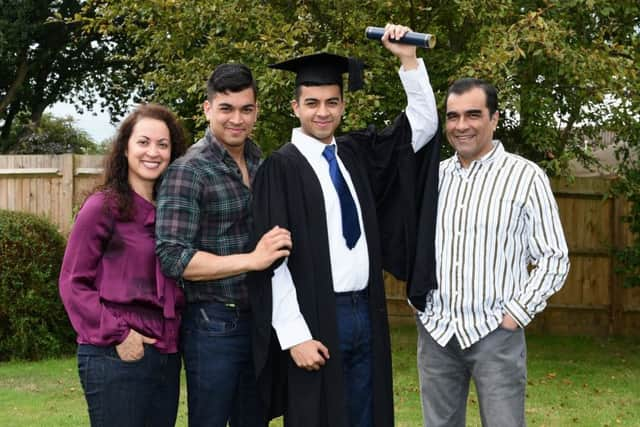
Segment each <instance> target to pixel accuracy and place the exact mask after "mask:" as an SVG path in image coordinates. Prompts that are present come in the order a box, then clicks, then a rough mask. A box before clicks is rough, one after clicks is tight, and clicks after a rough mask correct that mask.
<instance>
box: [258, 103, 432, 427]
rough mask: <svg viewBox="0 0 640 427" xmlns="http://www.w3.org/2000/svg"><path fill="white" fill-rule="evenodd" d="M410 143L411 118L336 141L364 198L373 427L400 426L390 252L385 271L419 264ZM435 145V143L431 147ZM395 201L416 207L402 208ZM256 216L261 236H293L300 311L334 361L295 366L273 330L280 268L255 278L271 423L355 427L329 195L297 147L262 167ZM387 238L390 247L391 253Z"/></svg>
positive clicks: (262, 380) (261, 379)
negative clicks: (342, 347) (274, 280)
mask: <svg viewBox="0 0 640 427" xmlns="http://www.w3.org/2000/svg"><path fill="white" fill-rule="evenodd" d="M410 141H411V128H410V126H409V123H408V120H407V118H406V116H405V115H404V114H401V115H400V116H399V117H398V118H397V119H396V121H395V123H394V124H393V125H392V126H390V127H389V128H386V129H385V130H384V131H383V132H381V133H379V134H378V133H376V131H375V129H374V128H373V127H370V128H368V129H367V130H364V131H360V132H352V133H349V134H347V135H344V136H342V137H339V138H337V144H338V155H339V157H340V159H341V160H342V162H343V164H344V165H345V167H346V168H347V170H348V171H349V174H350V175H351V178H352V181H353V184H354V187H355V190H356V194H357V197H358V200H359V202H360V206H361V210H362V217H363V223H364V230H365V233H364V235H365V236H366V238H367V246H368V249H369V266H370V269H369V283H368V289H369V306H370V317H371V327H372V337H373V342H372V348H373V366H374V371H373V419H374V423H375V426H384V427H388V426H393V391H392V375H391V354H390V342H389V328H388V321H387V310H386V300H385V293H384V283H383V279H382V269H383V254H391V255H392V256H388V259H387V260H386V262H385V263H384V266H385V267H387V268H390V269H391V270H390V271H393V270H395V274H399V275H400V276H401V275H402V274H405V275H408V272H409V270H410V269H411V266H412V262H408V261H407V260H408V259H411V260H413V257H412V256H411V255H412V253H413V251H414V250H415V245H416V243H415V231H416V230H415V224H416V217H415V214H416V211H417V208H416V206H417V204H416V200H415V194H416V192H417V191H418V190H417V187H416V185H415V178H416V174H417V173H418V169H417V167H416V163H415V155H414V153H413V150H412V147H411V144H410ZM438 141H439V138H435V141H431V142H430V144H431V143H434V144H436V143H437V142H438ZM431 148H432V149H433V148H434V147H431ZM435 148H436V150H435V152H436V153H437V147H435ZM436 173H437V170H436ZM402 185H407V186H408V187H406V188H403V187H402ZM400 189H402V190H403V191H399V190H400ZM398 202H406V203H409V205H408V206H405V207H404V208H402V207H400V209H398V207H396V206H397V205H396V204H395V203H398ZM407 208H408V209H407ZM253 213H254V221H255V236H256V237H254V239H256V240H257V238H258V237H259V236H261V235H262V234H264V233H265V232H266V231H268V230H269V229H271V228H272V227H273V226H274V225H279V226H281V227H285V228H287V229H289V230H290V231H291V234H292V239H293V249H292V251H291V254H290V256H289V258H288V267H289V270H290V271H291V274H292V277H293V281H294V284H295V286H296V292H297V296H298V303H299V306H300V310H301V312H302V314H303V316H304V318H305V320H306V322H307V325H308V326H309V329H310V331H311V334H312V336H313V337H314V339H316V340H319V341H321V342H322V343H323V344H324V345H325V346H326V347H327V348H328V349H329V353H330V355H331V358H330V359H329V360H328V361H327V363H326V364H325V366H324V367H322V368H321V369H320V370H319V371H314V372H308V371H306V370H303V369H300V368H298V367H296V366H295V363H294V362H293V360H292V359H291V357H290V355H289V352H288V351H282V350H280V344H279V342H278V339H277V337H276V335H275V332H274V331H273V330H272V328H271V310H272V300H271V299H272V298H271V276H272V272H273V268H275V265H274V266H272V268H271V269H267V270H265V271H262V272H255V273H252V274H251V275H250V276H249V292H250V299H251V304H252V310H253V318H254V322H255V327H254V330H253V332H254V333H253V351H254V361H255V367H256V375H257V378H258V387H259V390H260V395H261V398H262V400H263V403H264V404H265V410H266V412H267V413H266V414H265V417H266V418H267V419H272V418H275V417H277V416H279V415H282V414H283V413H285V412H286V422H287V425H289V426H295V427H297V426H301V427H315V426H317V427H321V426H331V427H341V426H344V427H348V421H347V409H346V403H345V395H344V390H343V378H342V361H341V354H340V351H339V345H338V333H337V322H336V304H335V297H334V293H333V283H332V278H331V265H330V256H329V248H328V238H327V229H326V219H325V211H324V203H323V195H322V190H321V188H320V183H319V182H318V179H317V177H316V175H315V173H314V172H313V169H312V168H311V166H310V165H309V164H308V162H307V161H306V159H305V158H304V156H303V155H302V154H301V153H300V152H299V151H298V149H297V148H295V146H293V145H292V144H286V145H285V146H283V147H282V148H280V149H279V150H278V151H276V152H274V153H273V154H272V155H271V157H269V158H268V159H267V160H265V162H264V163H263V164H262V166H261V167H260V169H259V170H258V172H257V174H256V177H255V180H254V183H253ZM380 214H381V215H382V216H381V218H384V219H385V221H387V218H393V223H394V224H395V226H394V225H392V224H385V226H384V227H382V230H381V228H380V226H379V222H378V215H380ZM394 215H399V216H397V217H395V218H394V217H393V216H394ZM410 232H413V235H412V236H409V235H408V233H410ZM381 235H382V238H383V239H385V240H384V242H385V246H389V247H386V248H385V249H384V250H383V249H382V248H381V245H380V239H381ZM386 239H390V240H386ZM396 245H399V246H396ZM412 245H413V246H412ZM394 246H395V247H394Z"/></svg>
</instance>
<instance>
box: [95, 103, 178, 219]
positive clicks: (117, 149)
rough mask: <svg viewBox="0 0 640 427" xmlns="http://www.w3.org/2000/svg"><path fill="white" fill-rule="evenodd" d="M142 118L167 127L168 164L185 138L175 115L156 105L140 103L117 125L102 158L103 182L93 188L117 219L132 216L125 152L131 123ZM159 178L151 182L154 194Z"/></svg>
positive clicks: (173, 158)
mask: <svg viewBox="0 0 640 427" xmlns="http://www.w3.org/2000/svg"><path fill="white" fill-rule="evenodd" d="M144 118H150V119H155V120H161V121H163V122H164V123H165V124H166V125H167V128H169V135H170V138H171V158H170V159H169V163H170V164H171V162H173V161H174V160H175V159H177V158H178V157H180V156H181V155H182V154H184V152H185V148H186V147H185V137H184V131H183V129H182V126H181V125H180V123H179V122H178V119H177V118H176V116H175V115H174V114H173V113H172V112H171V111H170V110H169V109H168V108H167V107H164V106H162V105H159V104H140V105H139V106H138V107H137V108H136V109H135V110H134V111H133V112H132V113H131V114H129V115H128V116H127V117H126V118H125V119H124V120H123V121H122V123H121V124H120V127H119V128H118V132H117V134H116V136H115V139H114V140H113V143H112V146H111V151H110V153H109V155H108V156H107V157H106V159H105V164H104V182H103V183H102V184H101V185H99V186H98V187H96V189H95V191H101V192H103V193H104V194H105V196H106V199H107V200H108V201H109V203H108V205H110V206H113V207H115V209H116V210H117V212H118V216H119V219H120V220H122V221H129V220H131V218H133V214H134V212H133V194H132V192H133V190H132V189H131V185H129V163H128V160H127V157H126V155H125V152H126V150H127V146H128V144H129V138H130V137H131V133H132V132H133V128H134V126H135V125H136V124H137V123H138V122H139V121H140V120H141V119H144ZM159 182H160V179H158V180H157V181H156V183H155V188H154V197H155V193H156V189H157V187H158V184H159Z"/></svg>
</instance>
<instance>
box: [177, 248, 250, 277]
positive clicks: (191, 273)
mask: <svg viewBox="0 0 640 427" xmlns="http://www.w3.org/2000/svg"><path fill="white" fill-rule="evenodd" d="M251 270H254V268H253V259H252V255H251V253H246V254H234V255H224V256H222V255H215V254H212V253H210V252H205V251H198V252H196V253H195V255H194V256H193V258H191V261H190V262H189V264H187V267H186V268H185V269H184V272H183V273H182V277H183V278H184V279H186V280H191V281H196V282H197V281H202V280H217V279H224V278H226V277H231V276H236V275H238V274H242V273H246V272H247V271H251Z"/></svg>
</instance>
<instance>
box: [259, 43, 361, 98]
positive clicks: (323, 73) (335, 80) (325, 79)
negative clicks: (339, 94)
mask: <svg viewBox="0 0 640 427" xmlns="http://www.w3.org/2000/svg"><path fill="white" fill-rule="evenodd" d="M269 68H275V69H277V70H285V71H292V72H294V73H296V74H297V76H296V87H297V86H301V85H333V84H337V85H340V86H342V74H343V73H349V90H350V91H355V90H358V89H362V86H363V81H362V80H363V79H362V74H363V71H364V68H365V64H364V63H363V62H362V61H360V60H359V59H357V58H353V57H351V58H346V57H344V56H340V55H334V54H333V53H326V52H321V53H314V54H312V55H306V56H299V57H297V58H293V59H289V60H288V61H284V62H279V63H277V64H271V65H269Z"/></svg>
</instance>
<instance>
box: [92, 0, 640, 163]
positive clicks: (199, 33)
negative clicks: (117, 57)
mask: <svg viewBox="0 0 640 427" xmlns="http://www.w3.org/2000/svg"><path fill="white" fill-rule="evenodd" d="M88 7H90V8H92V10H94V11H96V19H95V20H93V22H92V27H91V28H92V30H100V31H102V32H103V33H104V34H110V35H114V34H117V35H118V36H119V37H127V38H129V39H131V40H133V41H134V42H135V44H136V45H137V46H138V47H139V48H138V49H137V50H136V51H135V53H134V56H133V62H135V63H137V64H138V66H139V67H140V69H143V70H148V71H146V72H144V73H142V82H143V84H142V85H141V87H143V88H144V89H145V90H146V93H148V94H149V95H150V99H153V100H155V101H158V102H162V103H165V104H167V105H169V106H170V107H172V108H173V109H174V110H176V111H177V112H178V113H179V114H180V116H181V117H182V118H183V119H184V120H185V121H186V123H187V125H188V127H189V128H190V130H191V131H192V132H194V133H195V134H199V133H201V132H202V130H203V128H204V126H205V122H204V117H203V115H202V112H201V107H200V105H201V103H202V101H203V99H204V82H205V80H206V78H207V76H208V74H209V73H210V72H211V71H212V69H213V68H214V67H215V65H217V64H219V63H222V62H229V61H238V62H243V63H245V64H247V65H249V66H250V67H251V68H252V69H253V70H254V72H255V74H256V77H257V79H258V81H259V86H260V104H261V107H262V108H261V118H260V121H259V124H258V127H257V130H256V139H257V141H258V142H259V143H260V144H261V145H262V146H263V147H264V148H265V149H266V151H270V150H271V149H273V148H275V147H277V146H279V145H280V144H282V143H283V142H284V141H286V140H287V138H288V137H289V132H290V128H291V127H292V126H293V125H295V120H294V119H293V117H292V115H291V113H290V107H289V100H290V99H291V98H292V94H293V88H292V84H291V78H290V77H291V76H287V75H286V74H285V73H282V72H277V71H272V70H270V69H268V68H267V65H268V64H270V63H273V62H277V61H279V60H282V59H284V58H290V57H293V56H295V55H300V54H306V53H311V52H315V51H321V50H323V51H333V52H337V53H342V54H346V55H354V56H358V57H361V58H363V59H365V60H366V62H367V63H368V65H369V69H368V71H367V78H366V83H367V84H366V89H365V91H364V93H358V94H356V95H351V94H349V95H348V96H347V99H348V102H349V104H348V109H347V116H346V119H345V121H344V123H343V126H342V129H343V130H349V129H352V128H357V127H362V126H363V125H365V124H366V123H371V122H373V123H376V124H383V123H384V122H385V120H386V119H389V118H390V117H391V116H392V115H394V114H395V113H397V112H398V111H399V110H400V109H401V108H402V107H403V104H404V97H403V96H400V95H399V94H401V93H402V92H401V86H400V84H399V81H398V78H397V76H396V69H397V61H396V60H395V59H394V58H393V57H391V55H389V54H388V53H387V52H386V50H384V49H383V48H382V47H381V46H380V45H379V44H378V43H375V42H369V41H366V40H365V39H364V37H363V32H364V28H365V27H366V26H367V25H384V23H385V22H399V23H406V24H407V25H409V26H411V27H412V28H414V29H416V30H418V31H425V32H431V33H433V34H436V36H437V38H438V46H437V48H436V49H434V50H433V51H421V52H420V54H421V55H422V56H423V57H424V58H425V61H426V63H427V65H428V69H429V73H430V76H431V80H432V83H433V85H434V89H435V90H436V92H437V96H438V99H439V100H440V102H441V103H442V100H443V95H444V93H445V92H446V88H447V87H448V85H449V84H450V83H451V82H452V81H453V80H454V79H456V78H459V77H463V76H477V77H481V78H485V79H487V80H489V81H491V82H493V83H494V84H495V85H496V86H497V87H498V89H499V91H500V96H501V114H502V120H501V126H500V128H499V130H498V135H499V136H500V138H501V139H502V140H503V142H504V143H505V144H506V145H507V147H508V148H510V149H511V150H513V151H516V152H519V153H521V154H523V155H526V156H527V157H529V158H532V159H534V160H536V161H538V162H539V163H540V164H541V165H542V166H543V167H545V168H546V169H547V170H548V171H549V172H550V173H551V174H554V175H558V174H566V173H568V170H567V166H568V161H569V160H570V159H573V158H578V159H581V160H583V161H586V162H588V161H589V151H588V150H587V151H585V149H584V148H585V141H586V140H597V136H598V135H599V132H600V131H602V130H614V131H619V130H620V128H621V127H623V126H625V125H626V124H628V123H629V121H630V120H631V119H632V118H633V117H634V109H635V111H637V108H638V86H639V83H638V70H637V66H636V65H635V64H637V63H638V62H640V61H639V58H638V30H639V25H640V22H639V18H638V17H639V16H640V6H639V5H638V3H637V2H636V1H635V0H620V1H611V0H607V1H605V0H564V1H562V2H560V1H551V0H549V1H530V0H511V1H504V0H500V1H497V0H488V1H480V0H454V1H422V2H420V1H410V2H390V1H385V0H369V1H366V0H365V1H357V2H356V1H353V0H343V1H323V2H312V1H300V0H299V1H292V0H275V1H243V0H235V1H228V0H208V1H201V0H181V1H172V0H164V1H158V0H142V1H138V0H135V1H134V0H117V1H102V0H96V1H94V2H90V4H89V5H88ZM630 137H632V138H637V134H636V136H633V135H630Z"/></svg>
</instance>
